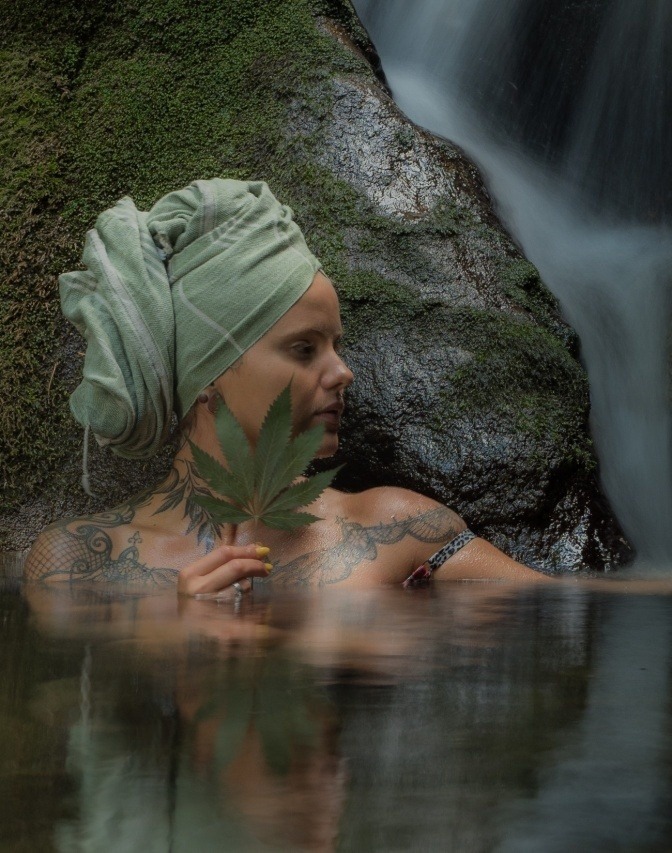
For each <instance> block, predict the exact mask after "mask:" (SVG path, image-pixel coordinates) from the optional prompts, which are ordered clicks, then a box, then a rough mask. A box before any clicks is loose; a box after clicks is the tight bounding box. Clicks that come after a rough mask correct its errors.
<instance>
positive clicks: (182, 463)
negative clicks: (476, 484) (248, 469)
mask: <svg viewBox="0 0 672 853" xmlns="http://www.w3.org/2000/svg"><path fill="white" fill-rule="evenodd" d="M83 261H84V263H85V264H86V266H87V267H88V269H87V270H86V271H84V272H73V273H68V274H65V275H63V276H61V280H60V290H61V302H62V306H63V311H64V313H65V315H66V316H67V317H68V319H70V320H71V321H72V322H73V323H74V324H75V325H76V326H77V328H78V329H79V330H80V331H81V332H82V334H84V336H85V337H86V339H87V352H86V358H85V362H84V379H83V381H82V383H81V384H80V386H79V387H78V388H77V389H76V390H75V392H74V394H73V395H72V397H71V400H70V406H71V409H72V411H73V413H74V415H75V417H76V418H77V419H78V420H79V422H80V423H82V424H83V425H84V426H85V429H86V433H85V446H86V442H87V440H88V432H89V431H92V432H93V433H94V435H95V436H96V438H97V440H98V442H99V443H100V444H103V445H107V444H109V445H110V446H111V448H112V450H113V451H115V452H116V453H118V454H119V455H121V456H125V457H130V458H139V457H146V456H150V455H152V454H153V453H154V452H156V450H157V449H158V447H159V446H160V445H161V444H162V442H163V441H164V440H165V438H166V437H167V434H168V429H169V422H170V418H171V415H172V412H173V410H174V411H175V412H176V413H177V416H178V418H179V419H180V423H181V431H182V437H183V439H184V440H183V441H182V443H181V445H180V447H179V449H178V451H177V453H176V455H175V459H174V462H173V467H172V470H171V472H170V474H169V475H168V477H167V478H166V480H165V481H164V482H163V483H161V484H159V485H158V486H157V487H155V488H153V489H150V490H148V491H146V492H143V493H142V494H140V495H138V496H137V497H134V498H132V499H131V500H129V501H128V502H127V503H124V504H122V505H121V506H119V507H116V508H114V509H113V510H110V511H108V512H104V513H96V514H93V515H90V516H86V517H81V518H75V519H68V520H65V521H61V522H58V523H56V524H54V525H52V526H50V527H49V528H47V530H45V531H44V532H43V533H42V534H41V536H40V537H39V538H38V540H37V542H36V543H35V545H34V546H33V548H32V550H31V552H30V554H29V555H28V558H27V561H26V565H25V576H26V577H27V578H28V579H31V580H32V579H39V580H45V581H63V580H69V581H73V580H76V581H91V580H96V581H100V580H103V581H109V582H127V583H134V584H136V583H142V584H150V585H166V584H175V585H176V586H177V589H178V591H179V592H181V593H184V594H188V595H221V594H226V591H228V590H231V591H234V590H235V592H236V593H240V592H241V591H245V590H247V589H249V587H250V582H251V579H252V578H268V577H269V574H270V575H271V579H272V582H273V584H290V583H293V584H297V583H298V584H315V585H320V584H334V583H339V584H349V585H372V584H381V583H402V582H404V581H405V580H407V579H409V578H411V576H412V578H411V579H412V582H415V581H419V580H426V579H427V578H428V577H429V575H430V574H432V572H433V571H434V570H437V569H440V571H437V572H436V578H437V579H446V580H451V579H463V578H478V579H482V578H505V579H520V580H525V579H534V580H538V579H542V578H543V576H542V575H539V574H538V573H536V572H533V571H531V570H529V569H527V568H525V567H524V566H521V565H520V564H518V563H516V562H515V561H514V560H511V559H509V558H508V557H506V556H505V555H504V554H503V553H502V552H501V551H499V550H497V549H496V548H495V547H493V546H492V545H490V544H489V543H487V542H485V541H484V540H482V539H479V538H476V537H474V536H473V534H471V533H470V532H469V531H468V530H467V529H466V525H465V523H464V522H463V521H462V519H461V518H459V517H458V516H457V515H456V514H455V513H454V512H452V511H451V510H449V509H447V508H446V507H444V506H441V505H440V504H439V503H437V502H436V501H434V500H431V499H429V498H426V497H423V496H422V495H418V494H415V493H414V492H410V491H407V490H405V489H397V488H376V489H370V490H368V491H366V492H363V493H360V494H344V493H342V492H339V491H337V490H335V489H327V490H326V491H325V492H324V493H323V495H322V496H321V497H320V498H319V499H318V500H317V501H315V503H314V504H312V505H311V506H310V507H309V511H310V512H312V513H313V514H314V515H316V516H318V517H319V518H320V519H321V520H320V521H318V522H316V523H314V524H312V525H311V526H309V527H304V528H302V529H300V530H298V531H295V532H281V531H275V530H270V529H265V528H264V529H262V530H261V531H257V537H260V538H261V539H262V540H263V544H258V543H255V542H252V541H250V538H251V532H250V530H248V527H249V525H246V524H241V525H238V527H237V530H236V531H235V539H234V538H233V530H232V529H230V528H229V526H228V525H217V524H216V523H213V522H212V521H210V520H209V519H208V518H207V516H206V515H205V514H204V513H203V511H202V510H201V509H200V508H199V506H198V505H197V504H196V503H195V501H194V500H193V498H194V497H195V496H196V495H198V494H201V495H202V494H204V493H205V494H208V493H209V492H208V489H207V487H206V485H205V483H204V482H203V481H202V480H201V479H200V477H199V476H198V473H197V471H196V468H195V465H194V461H193V457H192V454H191V450H190V446H189V443H188V442H187V440H186V439H189V441H190V442H193V443H194V444H196V445H198V446H199V447H200V448H201V449H203V450H205V451H206V452H207V453H209V454H210V455H211V456H214V457H216V458H219V460H220V461H221V462H223V463H224V459H223V457H222V454H221V451H220V449H219V444H218V441H217V437H216V433H215V428H214V424H215V421H214V418H215V412H216V407H217V403H218V400H219V399H223V400H225V401H226V404H227V406H228V407H229V409H230V410H231V411H232V412H233V413H234V415H235V416H236V418H237V419H238V421H239V422H240V424H241V425H242V427H243V429H244V430H245V432H246V434H247V436H248V438H249V440H250V441H251V442H252V443H253V444H254V442H255V439H256V437H257V435H258V433H259V429H260V426H261V423H262V420H263V418H264V415H265V414H266V412H267V410H268V407H269V405H270V403H271V402H272V401H273V400H274V399H275V398H276V397H277V396H278V394H279V392H280V391H281V390H282V389H283V388H284V387H286V386H287V384H288V383H289V382H290V380H291V389H292V390H291V393H292V406H293V418H294V428H295V430H296V431H297V432H298V431H301V430H304V429H306V428H308V427H310V426H313V425H315V424H323V425H324V427H325V431H324V439H323V441H322V446H321V447H320V450H319V453H318V454H317V455H318V456H321V457H326V456H330V455H332V454H333V453H334V452H335V451H336V448H337V445H338V429H339V424H340V418H341V414H342V412H343V405H344V403H343V395H344V392H345V391H346V389H347V388H348V386H349V385H350V383H351V382H352V381H353V376H352V373H351V372H350V370H349V369H348V368H347V366H346V365H345V364H344V363H343V361H342V359H341V357H340V355H339V345H340V340H341V334H342V330H341V321H340V315H339V306H338V298H337V296H336V292H335V290H334V287H333V285H332V284H331V282H330V281H329V279H328V278H327V277H326V276H325V275H324V273H323V271H322V270H321V268H320V264H319V261H318V260H317V259H316V258H315V257H314V256H313V255H312V254H311V253H310V251H309V250H308V247H307V246H306V244H305V241H304V239H303V235H302V234H301V232H300V230H299V229H298V227H297V225H296V224H295V223H294V221H293V219H292V212H291V210H289V208H287V207H285V206H283V205H280V204H279V203H278V202H277V200H276V199H275V198H274V197H273V195H272V194H271V192H270V191H269V189H268V187H267V186H266V185H265V184H263V183H260V182H251V183H246V182H241V181H231V180H220V179H214V180H211V181H196V182H194V183H193V184H191V185H190V186H189V187H186V188H185V189H183V190H181V191H179V192H175V193H170V194H169V195H167V196H165V197H164V198H162V199H161V200H160V201H159V202H157V204H156V205H155V206H154V207H153V208H152V210H151V211H149V213H142V212H139V211H138V210H136V208H135V206H134V204H133V202H132V201H131V200H130V199H128V198H125V199H122V200H121V201H120V202H119V203H118V204H117V205H115V207H113V208H111V209H110V210H108V211H105V213H103V214H102V215H101V216H100V217H99V218H98V221H97V222H96V227H95V228H94V229H93V230H92V231H90V232H89V234H88V235H87V240H86V245H85V249H84V254H83ZM83 480H84V486H85V488H88V482H87V480H88V476H87V474H86V472H85V475H84V478H83Z"/></svg>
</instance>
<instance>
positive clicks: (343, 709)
mask: <svg viewBox="0 0 672 853" xmlns="http://www.w3.org/2000/svg"><path fill="white" fill-rule="evenodd" d="M671 618H672V600H671V599H670V597H668V596H666V595H650V596H644V595H637V594H631V593H626V594H623V595H612V594H610V593H608V592H606V593H605V592H601V591H596V590H594V589H589V588H588V587H583V586H579V585H577V584H572V585H566V584H561V583H559V584H558V585H557V587H552V588H551V589H548V588H544V589H524V588H523V589H520V588H518V589H516V588H508V587H506V586H499V585H459V584H456V585H446V586H445V588H442V589H437V590H431V589H430V590H420V591H415V592H413V593H404V592H402V591H399V590H390V591H375V592H374V593H365V594H358V595H357V596H356V597H354V596H352V595H339V594H335V593H334V592H331V593H330V594H328V595H324V594H317V595H312V594H311V595H308V594H305V595H304V594H299V593H297V594H296V595H293V596H291V597H277V596H273V598H272V599H271V598H268V599H266V600H263V599H260V598H257V600H256V601H249V600H248V601H246V602H245V603H244V605H243V608H242V609H241V611H240V612H239V613H237V614H236V613H234V612H233V608H232V606H231V604H226V605H225V604H218V603H216V602H194V601H177V600H176V599H175V597H174V596H171V595H169V596H166V595H156V596H139V595H138V596H135V595H132V594H128V595H123V594H120V593H102V592H101V591H100V590H82V589H80V590H71V589H57V590H53V589H43V590H27V591H24V593H23V595H22V594H21V590H20V588H18V587H16V586H15V587H12V586H11V585H9V584H6V585H5V586H4V587H2V588H1V589H0V625H1V626H2V629H1V630H2V636H1V637H0V643H1V645H0V677H1V678H2V683H3V685H6V688H7V689H6V690H4V691H3V693H2V695H1V696H0V725H1V726H2V730H3V733H4V737H3V738H2V741H1V742H2V746H0V770H1V775H0V778H2V782H3V793H5V794H6V796H3V797H0V826H1V827H2V829H0V833H1V835H0V837H1V838H2V841H3V843H4V842H6V843H7V844H8V845H9V848H10V849H16V848H17V847H19V846H21V845H23V846H29V847H31V849H54V848H55V849H57V850H68V851H79V850H82V851H84V850H124V851H126V850H131V851H133V850H142V851H143V853H144V851H148V850H149V851H152V850H162V851H165V850H174V851H180V850H191V849H199V850H206V851H207V850H232V851H246V850H255V851H260V850H320V851H321V850H325V851H326V850H353V851H355V850H381V851H383V850H384V851H393V850H434V849H454V850H463V849H469V850H483V851H486V850H527V849H530V850H532V849H535V850H537V849H544V850H566V849H575V848H576V849H591V850H600V849H623V848H628V849H633V848H635V849H643V848H645V849H647V850H664V849H666V848H667V846H668V844H667V842H668V840H669V837H670V832H671V831H672V826H671V825H670V824H671V823H672V821H671V820H670V817H669V815H670V814H672V811H670V808H669V806H670V805H671V803H670V773H669V766H670V757H671V753H672V750H671V748H670V747H671V743H670V736H669V731H670V714H669V696H670V689H669V688H670V685H669V671H670V652H669V648H670V639H671V637H670V631H671V626H672V622H671ZM10 792H11V793H10Z"/></svg>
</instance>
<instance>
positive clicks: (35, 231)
mask: <svg viewBox="0 0 672 853" xmlns="http://www.w3.org/2000/svg"><path fill="white" fill-rule="evenodd" d="M4 8H5V15H4V20H3V28H2V32H1V33H0V49H1V51H2V64H3V75H2V81H1V82H0V91H1V93H2V105H1V110H2V112H1V115H2V124H3V127H2V134H1V135H0V158H1V159H0V168H2V183H1V184H0V186H1V189H0V194H1V198H2V204H1V205H0V207H1V209H2V214H1V215H2V226H3V239H2V248H1V251H2V271H1V280H0V294H1V297H2V315H3V324H2V327H1V331H0V366H1V368H2V369H1V370H0V399H1V400H2V408H0V458H1V460H2V473H3V499H2V507H0V524H1V525H2V540H1V541H0V547H5V548H17V549H18V548H23V547H26V546H27V545H28V544H29V542H30V539H31V538H32V536H33V535H34V533H35V532H36V531H37V530H38V529H39V528H40V527H41V526H42V525H43V524H44V523H46V522H48V521H50V520H51V519H52V518H54V517H57V516H60V515H63V514H64V513H71V512H79V511H82V510H84V509H86V508H90V507H93V506H94V505H95V506H102V505H104V504H109V503H111V502H113V501H115V500H116V499H117V498H119V497H120V496H121V495H122V494H123V493H126V492H127V491H128V490H129V483H130V484H131V486H130V487H135V486H140V485H143V484H144V483H146V482H147V481H149V480H151V478H153V477H156V476H158V475H159V474H160V472H161V470H163V469H164V468H165V466H166V464H167V461H168V459H169V455H170V450H169V449H167V450H166V452H165V453H163V454H162V456H161V457H160V458H159V459H158V460H154V461H153V462H152V463H148V464H146V465H137V464H133V465H131V464H130V463H123V462H121V461H119V460H117V459H115V458H113V457H111V456H110V455H109V454H103V453H102V451H98V450H97V449H96V451H95V453H94V459H93V461H92V473H93V481H94V487H95V488H96V490H97V491H98V492H99V493H100V494H102V495H104V497H103V498H101V499H100V500H98V501H91V499H89V498H86V496H84V495H83V494H82V493H81V491H80V488H79V482H78V481H79V460H80V456H81V441H82V432H81V430H80V429H79V427H77V426H76V425H75V424H74V422H73V420H72V418H71V417H70V415H69V412H68V407H67V399H68V396H69V394H70V392H71V391H72V389H73V388H74V387H75V385H76V384H77V382H78V374H79V370H80V364H81V358H82V347H83V342H82V341H81V340H80V339H79V338H78V336H77V334H76V333H75V332H74V331H72V330H71V329H69V328H68V327H67V326H66V324H65V323H64V321H63V320H62V318H61V316H60V313H59V306H58V292H57V276H58V274H59V273H60V272H63V271H65V270H68V269H72V268H75V267H77V265H78V259H79V255H80V252H81V248H82V243H83V236H84V233H85V231H86V229H87V228H89V227H91V225H92V224H93V222H94V220H95V218H96V216H97V214H98V213H99V212H100V211H101V210H103V209H104V208H105V207H108V206H109V205H111V204H113V203H114V202H115V201H116V199H117V198H119V197H120V196H122V195H131V196H132V197H133V198H134V200H135V201H136V204H137V205H138V207H140V208H143V207H146V206H149V205H151V204H152V203H153V202H154V201H155V200H156V199H157V198H158V197H159V196H161V195H162V194H163V193H165V192H167V191H168V190H171V189H174V188H176V187H178V186H181V185H183V184H186V183H188V182H190V181H192V180H194V179H196V178H207V177H212V176H214V175H223V176H230V177H237V178H255V179H259V178H261V179H264V180H267V181H268V183H269V184H270V185H271V187H272V189H273V190H274V192H275V193H276V194H277V195H278V196H279V197H280V198H281V199H282V200H283V201H286V202H287V203H289V204H290V205H291V206H292V207H293V208H294V210H295V212H296V216H297V219H298V221H299V223H300V224H301V226H302V227H303V229H304V231H305V232H306V235H307V238H308V241H309V243H310V245H311V247H312V248H313V249H314V251H315V252H316V254H318V255H319V256H320V257H321V259H322V261H323V263H324V266H325V269H326V270H327V271H328V272H329V274H330V275H331V276H332V277H333V278H334V279H335V280H336V282H337V283H338V285H339V288H340V291H341V295H342V299H343V307H344V315H345V319H346V322H347V327H348V354H349V355H350V357H351V360H352V362H353V365H354V367H355V369H356V371H357V372H358V374H359V379H360V382H359V388H358V389H357V390H355V391H353V395H352V406H351V415H350V421H349V424H348V428H347V429H346V435H345V442H344V444H345V447H346V450H348V451H350V453H351V455H352V458H353V460H354V462H353V464H352V465H350V466H349V469H350V473H349V474H346V477H347V479H346V481H345V485H361V484H365V483H367V482H401V483H404V484H406V485H412V486H413V487H415V488H417V489H420V490H424V491H429V492H431V493H432V494H435V495H437V496H439V497H442V498H443V499H446V500H450V501H451V502H452V503H454V504H456V505H457V508H458V509H459V510H460V511H462V512H463V513H464V514H465V515H466V516H467V517H468V518H469V520H470V521H471V522H472V523H473V524H474V525H476V526H478V525H480V528H481V529H482V530H484V531H486V532H488V533H489V535H491V536H494V537H495V538H498V541H500V542H501V543H503V544H508V545H509V546H512V547H514V548H518V549H519V551H520V553H525V554H526V555H528V556H529V557H531V558H537V559H548V558H549V556H550V557H552V556H553V553H555V556H556V557H558V559H560V561H561V562H562V561H563V560H564V562H568V560H567V559H566V554H567V553H568V552H567V548H569V551H571V549H572V548H574V551H575V552H576V554H578V555H579V556H577V557H576V559H574V564H576V563H577V562H579V561H580V559H585V558H587V557H589V556H590V554H591V553H592V555H593V558H594V559H598V558H599V559H603V560H606V561H608V560H609V559H611V555H612V554H613V553H614V551H613V546H614V542H615V540H614V538H613V537H614V530H615V529H614V528H613V526H612V524H611V522H610V520H609V517H608V514H605V513H600V511H599V510H597V509H596V508H595V506H596V504H595V499H596V492H595V491H594V484H593V481H592V478H593V473H592V469H593V468H594V459H593V455H592V449H591V445H590V440H589V438H588V433H587V427H586V424H587V414H588V396H587V387H586V382H585V377H584V375H583V373H582V371H581V368H580V366H579V364H578V362H577V360H576V351H575V342H574V340H573V337H572V335H571V332H569V330H567V328H566V327H565V326H564V325H563V324H562V322H561V321H560V320H559V319H558V316H557V309H556V306H555V304H554V302H553V299H552V297H550V296H549V294H548V292H547V291H546V290H545V288H544V287H543V285H542V284H541V282H540V281H539V279H538V276H537V274H536V271H535V270H534V268H533V267H531V266H530V265H529V264H527V262H526V261H525V260H524V259H522V258H521V257H520V255H519V254H518V252H517V250H516V249H515V247H514V246H513V245H512V244H511V242H510V241H509V239H508V238H507V236H506V235H505V234H504V233H503V232H502V231H501V229H500V227H499V225H498V223H497V222H496V220H495V218H494V216H493V214H492V212H491V209H490V206H489V203H488V199H487V196H486V194H485V192H484V191H483V189H482V186H481V184H480V181H479V178H478V175H477V174H476V173H475V171H474V169H473V168H472V167H471V166H470V165H469V164H468V163H467V162H466V161H465V160H464V159H463V158H462V157H461V156H460V154H459V153H458V152H457V151H456V150H455V149H453V148H452V147H451V146H449V145H448V144H446V143H443V142H439V141H436V140H433V139H431V137H429V136H428V135H427V134H424V133H423V132H422V131H419V130H418V129H417V128H415V127H413V126H412V125H410V124H409V123H408V122H407V121H406V120H405V119H404V118H403V117H402V116H400V115H399V114H398V112H397V111H396V108H395V107H394V105H393V104H392V103H391V102H390V101H389V99H388V98H387V95H386V94H385V92H384V89H383V87H382V86H381V85H380V84H379V83H378V81H377V80H376V78H375V76H374V74H373V71H372V69H371V65H370V64H369V63H368V61H367V55H370V53H371V51H370V45H369V44H368V43H367V40H366V36H365V34H364V32H363V31H362V30H361V28H360V27H359V24H358V21H357V19H356V17H355V15H354V13H353V11H352V9H351V7H350V6H349V4H348V3H347V2H345V0H217V2H213V0H203V2H198V3H194V2H193V0H190V2H187V0H152V2H149V0H126V2H123V3H122V2H117V3H114V2H112V3H110V2H105V3H103V2H102V0H92V2H89V3H87V4H85V5H83V4H79V3H75V2H73V0H64V2H60V3H58V4H57V3H54V2H48V1H47V0H42V2H40V0H31V1H30V2H24V3H19V2H18V0H13V2H12V0H8V2H6V3H5V7H4ZM381 348H382V349H381ZM372 356H373V357H372ZM549 526H550V528H551V529H552V533H553V536H554V537H555V540H562V541H563V542H564V543H565V545H566V546H567V547H565V550H564V552H563V554H562V555H561V554H560V553H559V552H558V551H557V549H556V552H553V546H552V544H550V543H549V541H548V535H547V532H546V533H545V532H544V531H548V528H549ZM579 528H580V531H579ZM577 531H579V532H577ZM563 537H564V539H563ZM581 537H582V538H581ZM579 540H580V541H579ZM591 543H592V545H591ZM593 546H594V547H593ZM563 547H564V546H563ZM591 547H593V551H592V552H590V548H591ZM521 549H522V550H521ZM572 553H574V552H572ZM595 555H597V556H595ZM569 562H570V563H571V562H572V560H571V559H570V560H569Z"/></svg>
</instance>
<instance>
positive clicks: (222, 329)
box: [60, 178, 320, 458]
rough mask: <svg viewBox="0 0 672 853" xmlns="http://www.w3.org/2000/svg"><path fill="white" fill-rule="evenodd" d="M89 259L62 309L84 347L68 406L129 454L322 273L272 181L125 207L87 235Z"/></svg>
mask: <svg viewBox="0 0 672 853" xmlns="http://www.w3.org/2000/svg"><path fill="white" fill-rule="evenodd" d="M82 261H83V263H84V264H85V265H86V267H87V270H86V271H82V272H71V273H65V274H64V275H62V276H61V277H60V293H61V305H62V308H63V313H64V314H65V316H66V317H67V318H68V319H69V320H71V321H72V322H73V323H74V324H75V326H76V327H77V328H78V329H79V331H80V332H81V333H82V334H83V335H84V337H85V338H86V340H87V349H86V355H85V359H84V378H83V380H82V382H81V384H80V385H79V386H78V388H77V389H76V390H75V392H74V393H73V394H72V396H71V398H70V408H71V409H72V412H73V414H74V415H75V417H76V418H77V420H78V421H79V422H80V423H81V424H82V425H84V426H90V428H91V430H92V431H93V433H94V435H95V436H96V438H97V440H98V442H99V443H100V444H103V445H105V444H109V445H110V446H111V448H112V450H113V451H114V452H115V453H117V454H118V455H120V456H124V457H128V458H142V457H148V456H151V455H153V454H154V453H155V452H156V451H157V450H158V448H159V447H160V446H161V444H162V443H163V441H164V440H165V438H166V436H167V434H168V431H169V427H170V419H171V415H172V412H173V410H175V411H176V412H177V415H178V417H180V418H181V417H183V416H184V415H185V414H186V413H187V411H188V410H189V408H190V407H191V406H192V404H193V403H194V401H195V399H196V397H197V395H198V394H199V392H200V391H201V390H202V389H203V388H205V387H206V386H207V385H209V384H210V383H211V382H213V381H214V380H215V379H216V378H217V377H218V376H220V375H221V374H222V373H223V372H224V371H225V370H226V369H227V368H229V367H230V366H231V365H232V364H233V363H234V361H236V360H237V359H238V358H239V357H240V356H241V355H242V354H243V353H244V352H245V351H246V350H247V349H249V348H250V347H251V346H252V345H253V344H254V343H256V341H258V340H259V338H260V337H261V336H262V335H263V334H264V333H265V332H266V331H268V329H270V327H271V326H272V325H273V324H274V323H276V322H277V321H278V320H279V319H280V317H282V315H283V314H285V312H286V311H288V310H289V308H291V307H292V305H293V304H294V303H295V302H296V301H297V300H298V299H299V298H300V297H301V295H302V294H303V293H305V291H306V290H307V289H308V287H309V286H310V284H311V282H312V280H313V278H314V276H315V273H316V272H317V271H318V269H320V264H319V261H318V260H317V259H316V258H315V257H314V256H313V255H312V254H311V253H310V251H309V249H308V247H307V246H306V243H305V241H304V239H303V235H302V234H301V231H300V230H299V228H298V226H297V225H296V223H295V222H294V221H293V218H292V211H291V210H290V209H289V208H288V207H285V206H284V205H281V204H280V203H279V202H278V201H277V200H276V199H275V197H274V196H273V194H272V193H271V191H270V190H269V189H268V187H267V186H266V184H264V183H261V182H249V183H248V182H243V181H232V180H222V179H219V178H215V179H213V180H210V181H195V182H194V183H193V184H191V185H190V186H188V187H186V188H185V189H183V190H180V191H178V192H173V193H169V194H168V195H166V196H164V198H162V199H160V200H159V201H158V202H157V203H156V204H155V205H154V207H153V208H152V209H151V210H150V211H149V213H142V212H140V211H138V210H137V209H136V208H135V205H134V204H133V202H132V201H131V199H130V198H124V199H121V201H119V202H118V203H117V204H116V205H115V206H114V207H113V208H110V210H107V211H105V212H104V213H102V214H101V215H100V216H99V217H98V220H97V221H96V225H95V228H94V229H93V230H92V231H89V233H88V234H87V238H86V243H85V246H84V253H83V255H82Z"/></svg>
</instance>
